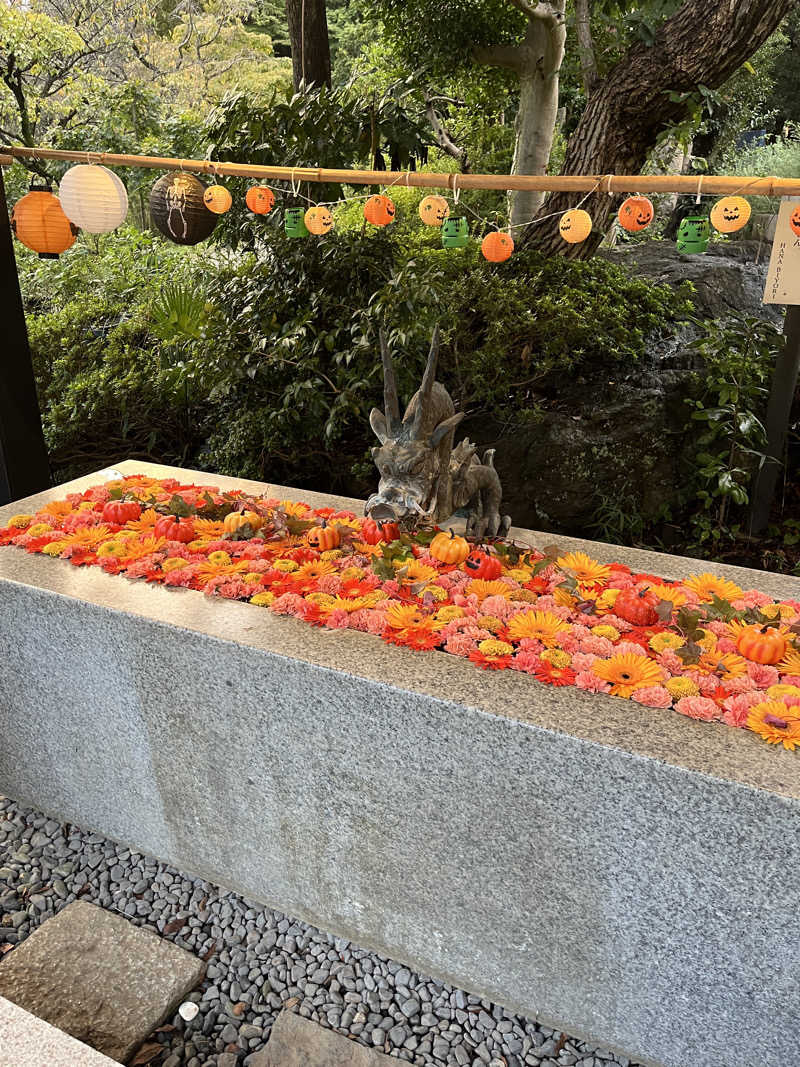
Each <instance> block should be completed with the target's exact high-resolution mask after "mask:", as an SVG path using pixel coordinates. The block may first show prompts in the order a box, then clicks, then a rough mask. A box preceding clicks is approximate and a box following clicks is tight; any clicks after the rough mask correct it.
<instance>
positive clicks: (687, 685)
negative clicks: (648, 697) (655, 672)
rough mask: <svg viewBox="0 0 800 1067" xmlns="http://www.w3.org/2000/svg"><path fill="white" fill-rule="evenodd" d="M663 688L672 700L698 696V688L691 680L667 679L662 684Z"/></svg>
mask: <svg viewBox="0 0 800 1067" xmlns="http://www.w3.org/2000/svg"><path fill="white" fill-rule="evenodd" d="M664 688H665V689H666V690H667V692H668V693H669V695H670V696H671V697H672V699H673V700H680V699H681V697H696V696H699V695H700V687H699V686H698V685H697V684H696V683H695V682H693V681H692V679H691V678H668V679H667V680H666V682H664Z"/></svg>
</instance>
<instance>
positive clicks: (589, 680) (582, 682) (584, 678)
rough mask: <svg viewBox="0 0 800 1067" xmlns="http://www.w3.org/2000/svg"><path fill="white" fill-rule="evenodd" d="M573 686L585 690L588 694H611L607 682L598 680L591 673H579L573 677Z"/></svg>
mask: <svg viewBox="0 0 800 1067" xmlns="http://www.w3.org/2000/svg"><path fill="white" fill-rule="evenodd" d="M575 685H576V686H577V687H578V689H585V690H587V692H589V693H610V692H611V686H610V685H609V684H608V682H604V681H603V679H602V678H598V677H597V675H596V674H593V673H592V672H591V671H579V672H578V674H576V675H575Z"/></svg>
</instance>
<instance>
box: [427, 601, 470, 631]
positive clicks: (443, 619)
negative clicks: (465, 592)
mask: <svg viewBox="0 0 800 1067" xmlns="http://www.w3.org/2000/svg"><path fill="white" fill-rule="evenodd" d="M433 618H434V622H435V624H436V627H437V629H441V628H442V627H443V626H447V624H448V623H449V622H452V621H453V619H463V618H464V609H463V608H460V607H459V606H458V604H445V606H444V607H443V608H439V610H438V611H437V612H436V614H435V615H434V616H433Z"/></svg>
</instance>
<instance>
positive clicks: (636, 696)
mask: <svg viewBox="0 0 800 1067" xmlns="http://www.w3.org/2000/svg"><path fill="white" fill-rule="evenodd" d="M631 700H634V701H636V703H637V704H644V706H645V707H647V708H668V707H669V706H670V704H672V697H671V696H670V694H669V690H667V689H665V688H664V686H663V685H646V686H643V687H642V688H641V689H635V690H634V691H633V692H632V693H631Z"/></svg>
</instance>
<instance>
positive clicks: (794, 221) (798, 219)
mask: <svg viewBox="0 0 800 1067" xmlns="http://www.w3.org/2000/svg"><path fill="white" fill-rule="evenodd" d="M789 225H790V226H791V227H792V232H793V233H796V234H797V236H798V237H800V204H798V205H797V207H796V208H795V209H794V211H793V212H792V213H791V215H790V216H789Z"/></svg>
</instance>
